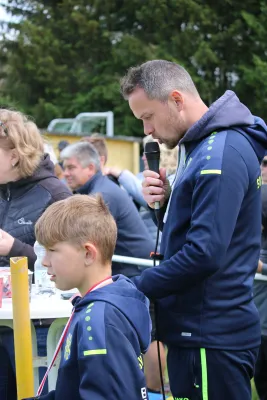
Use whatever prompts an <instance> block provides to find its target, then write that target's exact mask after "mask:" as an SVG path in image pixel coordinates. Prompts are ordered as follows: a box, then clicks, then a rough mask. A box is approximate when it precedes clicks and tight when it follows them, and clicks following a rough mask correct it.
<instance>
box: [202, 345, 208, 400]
mask: <svg viewBox="0 0 267 400" xmlns="http://www.w3.org/2000/svg"><path fill="white" fill-rule="evenodd" d="M200 359H201V373H202V399H203V400H208V398H209V397H208V371H207V358H206V349H200Z"/></svg>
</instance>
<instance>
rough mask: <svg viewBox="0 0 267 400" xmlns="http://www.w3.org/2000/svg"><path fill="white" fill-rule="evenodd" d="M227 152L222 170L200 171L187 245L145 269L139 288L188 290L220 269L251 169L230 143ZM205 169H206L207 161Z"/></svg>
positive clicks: (158, 292) (155, 292) (160, 293)
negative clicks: (204, 172)
mask: <svg viewBox="0 0 267 400" xmlns="http://www.w3.org/2000/svg"><path fill="white" fill-rule="evenodd" d="M227 155H228V156H227V158H226V159H225V160H224V162H223V166H222V168H221V169H222V171H221V174H220V173H218V174H216V173H210V174H208V173H206V174H200V171H199V176H198V178H197V180H196V183H195V187H194V191H193V194H192V196H193V197H192V217H191V223H190V229H189V231H188V233H187V236H186V243H185V244H184V246H183V247H182V248H181V250H180V251H178V252H177V253H176V254H174V255H173V256H172V257H171V258H170V259H169V260H166V261H164V262H162V263H161V264H160V265H159V266H157V267H154V268H149V269H146V270H145V271H144V272H143V273H142V275H141V277H140V279H139V281H138V282H136V284H137V286H138V289H139V290H141V291H142V292H143V293H144V294H145V295H147V296H148V297H149V298H152V299H154V298H155V299H156V298H162V297H165V296H168V295H171V294H174V293H182V292H185V291H186V290H188V289H189V288H191V287H192V286H194V285H196V284H198V283H199V282H200V281H203V280H205V279H206V278H208V277H209V276H211V275H212V274H214V273H215V272H216V271H218V270H219V269H220V266H221V260H223V259H224V257H225V254H226V252H227V249H228V246H229V245H230V242H231V238H232V234H233V232H234V229H235V225H236V220H237V218H238V215H239V212H240V208H241V204H242V201H243V199H244V196H245V193H246V191H247V189H248V187H249V177H248V171H247V167H246V164H245V162H244V160H243V159H242V157H241V155H240V154H239V153H238V152H237V151H236V150H235V149H233V148H231V147H228V153H227ZM202 169H203V170H205V169H207V168H205V164H204V166H203V168H201V170H202ZM213 172H214V171H213ZM256 190H257V185H256V171H255V191H256ZM229 199H231V200H229ZM172 201H175V197H173V199H172ZM177 213H179V210H177ZM168 218H172V219H173V218H178V215H177V214H175V215H170V214H169V216H168Z"/></svg>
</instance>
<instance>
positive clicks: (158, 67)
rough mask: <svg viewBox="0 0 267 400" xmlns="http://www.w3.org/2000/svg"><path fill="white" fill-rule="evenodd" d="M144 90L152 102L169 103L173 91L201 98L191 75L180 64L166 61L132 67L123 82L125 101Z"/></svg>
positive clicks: (122, 88) (122, 91)
mask: <svg viewBox="0 0 267 400" xmlns="http://www.w3.org/2000/svg"><path fill="white" fill-rule="evenodd" d="M138 87H139V88H142V89H143V90H144V91H145V93H146V95H147V97H148V98H149V99H151V100H153V99H157V100H160V101H167V99H168V96H169V94H170V92H171V91H172V90H175V89H177V90H180V91H181V92H184V93H189V94H192V95H194V96H199V94H198V91H197V89H196V86H195V84H194V82H193V80H192V78H191V76H190V75H189V73H188V72H187V71H186V70H185V69H184V68H183V67H182V66H181V65H179V64H175V63H173V62H170V61H166V60H152V61H148V62H146V63H144V64H141V65H139V66H137V67H132V68H130V69H129V70H128V72H127V74H126V75H125V76H124V78H122V80H121V93H122V96H123V97H124V99H125V100H128V98H129V96H130V94H131V93H132V92H134V90H135V89H136V88H138Z"/></svg>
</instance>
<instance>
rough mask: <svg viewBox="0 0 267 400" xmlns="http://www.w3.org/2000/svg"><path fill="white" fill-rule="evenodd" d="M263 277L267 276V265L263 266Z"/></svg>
mask: <svg viewBox="0 0 267 400" xmlns="http://www.w3.org/2000/svg"><path fill="white" fill-rule="evenodd" d="M261 273H262V275H267V264H264V263H263V264H262V271H261Z"/></svg>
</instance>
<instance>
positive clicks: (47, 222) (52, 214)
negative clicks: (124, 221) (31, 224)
mask: <svg viewBox="0 0 267 400" xmlns="http://www.w3.org/2000/svg"><path fill="white" fill-rule="evenodd" d="M35 235H36V240H37V241H38V242H39V243H40V244H41V245H43V246H44V247H46V248H50V247H51V246H54V245H55V244H57V243H59V242H69V243H71V244H73V245H74V246H78V247H81V246H83V245H84V244H85V243H86V242H91V243H93V244H94V245H95V246H96V247H97V249H98V250H99V252H100V255H101V258H102V262H103V264H106V263H108V262H111V258H112V256H113V253H114V249H115V245H116V240H117V226H116V222H115V220H114V218H113V217H112V215H111V213H110V212H109V209H108V207H107V206H106V204H105V203H104V200H103V198H102V197H101V195H96V196H88V195H81V194H77V195H74V196H71V197H68V198H67V199H65V200H61V201H58V202H56V203H54V204H52V205H51V206H49V207H48V208H47V210H46V211H45V212H44V213H43V215H42V216H41V217H40V218H39V219H38V221H37V223H36V225H35Z"/></svg>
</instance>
